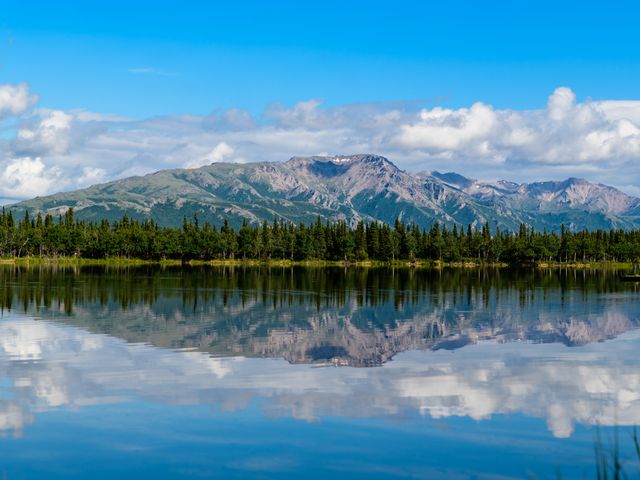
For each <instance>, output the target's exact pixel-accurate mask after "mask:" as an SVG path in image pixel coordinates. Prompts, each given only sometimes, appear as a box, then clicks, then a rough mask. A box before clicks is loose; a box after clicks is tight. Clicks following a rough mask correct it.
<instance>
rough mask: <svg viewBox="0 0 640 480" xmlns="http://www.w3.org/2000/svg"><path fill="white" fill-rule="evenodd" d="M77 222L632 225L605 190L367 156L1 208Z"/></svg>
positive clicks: (213, 172) (630, 203) (205, 172)
mask: <svg viewBox="0 0 640 480" xmlns="http://www.w3.org/2000/svg"><path fill="white" fill-rule="evenodd" d="M71 207H73V208H74V211H75V213H76V216H77V218H80V219H86V220H94V221H97V220H100V219H102V218H106V219H109V220H115V219H119V218H121V217H122V216H123V215H124V214H127V215H128V216H129V217H132V218H139V219H143V218H152V219H154V220H155V221H157V222H158V223H160V224H162V225H165V226H177V225H181V224H182V220H183V218H184V216H185V215H186V216H187V217H192V216H193V215H198V217H199V218H200V219H201V220H202V221H203V222H204V221H208V222H210V223H213V224H221V223H222V222H223V221H224V220H225V219H226V220H228V221H229V222H230V224H231V225H233V226H238V225H240V224H242V222H244V221H248V222H250V223H258V222H261V221H264V220H266V221H272V220H274V219H278V220H281V221H287V222H293V223H300V222H303V223H310V222H313V221H315V219H316V218H317V217H318V216H319V217H321V218H322V219H324V220H329V221H337V220H344V221H347V222H349V223H351V224H353V223H355V222H357V221H360V220H363V221H381V222H386V223H392V222H393V221H394V220H395V219H396V218H399V219H400V220H402V221H404V222H416V223H418V224H420V225H425V226H426V225H431V224H433V223H435V222H438V223H440V224H444V225H448V226H453V225H454V224H458V225H467V224H471V225H480V224H485V223H487V222H488V223H489V224H490V225H492V226H493V227H498V228H501V229H507V230H512V231H514V230H517V228H518V227H519V225H520V224H521V223H525V224H527V225H530V226H533V227H535V228H537V229H540V230H541V229H544V228H546V229H550V230H557V229H559V228H560V225H561V224H566V225H567V227H568V228H570V229H573V230H578V229H582V228H587V229H597V228H604V229H608V228H623V229H632V228H638V227H640V199H638V198H635V197H632V196H630V195H627V194H625V193H623V192H621V191H619V190H617V189H615V188H614V187H610V186H607V185H603V184H597V183H591V182H588V181H586V180H583V179H579V178H575V177H571V178H568V179H566V180H563V181H545V182H534V183H515V182H510V181H506V180H498V181H495V182H480V181H478V180H475V179H471V178H467V177H465V176H463V175H460V174H458V173H455V172H447V173H440V172H438V171H431V172H419V173H410V172H407V171H405V170H402V169H400V168H398V167H397V166H396V165H395V164H394V163H393V162H392V161H390V160H389V159H387V158H385V157H383V156H380V155H374V154H357V155H336V156H311V157H300V156H294V157H291V158H290V159H289V160H288V161H286V162H252V163H244V164H239V163H213V164H210V165H205V166H202V167H199V168H194V169H185V168H182V169H172V170H160V171H158V172H154V173H150V174H147V175H144V176H135V177H128V178H125V179H121V180H115V181H112V182H108V183H104V184H98V185H93V186H90V187H88V188H85V189H81V190H76V191H72V192H61V193H56V194H53V195H48V196H44V197H36V198H34V199H31V200H26V201H23V202H19V203H16V204H13V205H10V206H9V208H11V209H13V210H15V211H16V212H18V213H19V212H24V211H25V210H28V211H30V213H32V214H35V213H37V212H42V213H51V214H54V215H57V214H61V213H64V212H65V211H66V210H68V209H69V208H71Z"/></svg>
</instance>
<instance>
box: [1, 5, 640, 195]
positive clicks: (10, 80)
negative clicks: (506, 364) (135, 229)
mask: <svg viewBox="0 0 640 480" xmlns="http://www.w3.org/2000/svg"><path fill="white" fill-rule="evenodd" d="M3 3H5V5H2V9H1V13H0V174H1V176H0V198H2V199H4V200H3V201H4V202H5V203H6V202H10V201H13V200H16V199H22V198H30V197H33V196H36V195H45V194H49V193H53V192H55V191H59V190H70V189H76V188H80V187H84V186H87V185H90V184H93V183H97V182H104V181H109V180H113V179H117V178H123V177H126V176H130V175H137V174H145V173H149V172H153V171H156V170H159V169H163V168H176V167H187V168H193V167H197V166H200V165H204V164H208V163H211V162H215V161H233V162H248V161H263V160H269V161H283V160H286V159H288V158H290V157H291V156H294V155H310V154H350V153H378V154H382V155H385V156H388V157H389V158H390V159H391V160H392V161H394V162H395V163H396V164H397V165H398V166H399V167H401V168H404V169H407V170H411V171H419V170H440V171H449V170H454V171H457V172H459V173H462V174H464V175H467V176H470V177H474V178H480V179H483V180H491V179H497V178H506V179H508V180H513V181H519V182H520V181H535V180H547V179H563V178H566V177H569V176H577V177H583V178H587V179H589V180H596V181H601V182H604V183H608V184H611V185H614V186H617V187H619V188H621V189H623V190H625V191H627V192H629V193H632V194H640V165H638V161H637V160H638V158H640V102H638V100H640V95H639V93H638V85H640V59H639V58H640V57H639V56H638V54H637V52H638V51H639V48H638V47H640V45H639V44H640V40H639V37H638V35H637V24H638V21H639V20H640V4H637V2H632V1H617V0H612V1H610V2H607V3H606V4H605V3H603V2H588V1H582V2H573V1H564V2H558V1H554V2H551V1H547V0H539V1H524V0H523V1H492V0H485V1H483V2H477V1H474V2H472V1H447V2H428V1H405V0H397V1H394V2H376V1H359V0H355V1H349V2H347V1H344V0H343V1H342V2H338V1H333V0H327V1H323V2H313V3H312V2H284V1H277V0H274V1H271V2H259V1H256V2H248V1H236V2H203V1H200V2H196V1H191V0H183V1H181V2H174V1H165V2H158V1H156V2H146V1H138V2H122V1H118V0H115V1H110V2H71V1H64V0H62V1H58V2H50V1H48V2H41V1H37V0H36V1H29V2H16V1H9V0H6V1H5V2H3Z"/></svg>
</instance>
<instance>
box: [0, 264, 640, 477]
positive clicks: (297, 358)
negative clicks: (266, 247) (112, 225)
mask: <svg viewBox="0 0 640 480" xmlns="http://www.w3.org/2000/svg"><path fill="white" fill-rule="evenodd" d="M0 275H5V277H4V278H3V280H4V283H3V285H4V291H3V292H2V293H3V297H2V298H3V300H2V302H3V308H4V314H3V318H2V320H1V321H0V377H1V379H2V381H1V382H0V412H1V413H0V431H2V432H3V433H4V436H5V439H4V440H2V441H1V442H2V445H3V448H2V452H3V453H0V460H1V462H0V472H2V471H4V472H5V473H8V474H10V476H9V478H29V477H32V478H33V477H34V476H37V475H38V468H41V469H44V470H40V474H42V472H44V471H46V472H48V473H51V471H52V469H57V470H56V472H57V473H52V476H53V477H55V476H56V475H57V476H59V477H61V478H63V477H69V476H74V475H78V476H82V474H85V475H86V474H87V472H88V471H89V470H87V469H91V471H92V475H93V476H99V473H100V472H103V473H104V474H105V478H108V476H107V473H109V474H114V475H115V474H118V475H124V474H125V473H127V474H128V475H130V476H131V477H133V476H135V475H134V474H135V472H138V473H139V474H140V475H142V474H144V475H146V476H149V475H157V476H160V477H167V476H168V477H170V478H180V477H182V476H189V475H195V474H198V473H199V474H202V475H204V476H211V475H214V476H215V475H219V476H221V477H223V478H230V477H233V476H240V477H241V476H242V472H245V474H246V473H247V472H253V473H254V474H255V475H258V476H259V475H262V476H264V477H265V478H270V477H275V476H278V477H281V476H287V474H289V475H291V476H292V477H296V476H303V475H305V476H313V475H312V474H314V475H317V477H318V478H321V477H322V476H323V475H322V474H323V473H324V474H329V473H331V474H332V475H334V476H335V475H338V476H349V475H354V474H355V472H359V473H360V474H363V473H364V472H368V475H369V476H373V477H375V476H376V475H378V476H379V477H380V478H389V477H393V476H398V477H406V476H418V477H433V476H451V475H452V474H453V473H457V474H460V475H461V476H462V477H465V476H466V474H468V473H470V472H477V473H479V474H485V475H486V476H492V475H498V474H499V475H506V476H515V477H522V476H524V475H526V472H527V471H529V470H530V471H532V472H534V473H535V472H537V474H539V475H542V476H545V475H548V474H550V473H552V472H554V471H555V469H556V468H561V470H562V471H563V474H564V476H565V477H570V476H582V474H583V473H584V472H585V471H586V472H587V473H588V474H591V472H592V470H591V468H592V467H591V462H592V459H591V452H592V445H591V443H592V441H593V431H592V430H589V427H591V426H594V425H601V426H610V425H614V424H615V423H618V424H619V425H623V426H632V425H637V424H640V359H639V358H638V354H637V352H638V351H640V348H639V347H640V331H638V330H636V329H635V326H636V321H637V315H636V314H635V312H638V311H640V310H638V300H637V299H636V293H635V292H634V287H633V286H625V285H621V284H619V283H618V282H616V280H615V278H608V277H606V276H605V277H603V274H589V275H588V276H587V277H584V278H583V279H582V280H578V279H574V280H571V279H567V278H563V277H562V275H560V274H553V275H555V277H552V278H551V279H549V278H546V277H535V278H527V277H525V278H521V277H520V276H521V275H525V274H515V275H517V276H516V277H510V276H509V275H507V276H506V278H504V277H505V274H502V277H503V279H502V280H500V279H496V278H495V276H492V277H491V278H490V280H488V281H487V282H482V281H477V280H476V279H475V277H474V276H473V275H471V274H464V275H462V276H460V274H456V273H451V274H449V273H447V274H445V275H454V278H445V279H442V278H441V277H440V278H439V279H438V278H435V277H433V276H431V274H424V275H425V276H423V277H421V276H420V275H417V277H416V274H406V275H414V276H413V277H407V278H404V279H397V278H396V280H392V281H391V284H383V285H379V282H382V281H383V279H388V277H389V276H390V275H389V274H388V272H379V273H377V274H372V273H367V278H366V279H365V280H364V283H363V284H359V283H358V281H357V280H358V279H357V278H355V277H352V278H343V277H344V276H345V275H347V274H345V273H340V272H332V273H330V275H334V276H337V278H338V279H340V278H341V279H342V280H341V281H336V277H333V278H320V277H318V275H321V276H322V275H328V274H326V273H324V274H319V273H318V272H315V273H311V274H310V275H312V276H313V275H315V277H314V278H312V279H308V278H307V279H306V281H307V282H308V283H307V285H316V286H317V285H319V284H320V285H321V287H322V291H321V292H320V293H321V296H320V298H321V301H320V302H317V301H314V300H315V298H316V294H317V293H318V292H317V291H315V292H314V290H313V289H311V288H309V287H305V288H306V289H305V288H303V289H300V288H297V289H296V288H291V287H294V286H295V285H293V283H295V284H297V285H299V284H300V283H301V282H302V284H303V285H305V283H304V282H305V280H304V279H301V277H300V275H303V276H304V275H306V274H305V273H304V272H296V273H295V274H294V276H293V277H287V275H289V273H286V272H285V274H283V275H284V277H285V278H284V279H283V278H279V279H278V275H279V274H278V275H275V277H274V276H273V275H272V276H271V278H270V280H269V281H271V282H272V284H271V286H270V287H269V286H265V283H264V282H265V281H266V280H265V273H264V272H262V273H259V274H258V275H257V276H256V272H255V271H251V272H244V273H242V272H235V273H233V275H232V277H233V280H229V279H227V280H226V282H227V283H225V284H220V283H216V282H219V281H220V278H218V277H220V276H221V275H222V274H221V273H220V272H218V273H216V274H214V275H213V276H207V275H208V274H205V275H203V274H202V272H199V271H196V272H189V273H184V272H180V271H169V272H167V271H164V272H161V271H133V272H128V273H126V274H125V276H124V277H122V276H119V275H122V273H119V274H118V275H116V276H113V275H111V274H109V273H106V272H95V271H86V272H64V271H63V272H58V273H56V274H51V273H50V272H47V271H39V272H25V271H12V272H9V273H7V272H6V271H5V272H0ZM225 275H228V272H227V273H225ZM378 275H379V277H378ZM402 275H405V274H402ZM491 275H494V274H491ZM536 275H537V274H536ZM109 277H111V280H110V281H109V282H107V283H106V284H104V285H102V288H95V289H94V287H95V286H96V284H95V282H97V281H102V280H99V279H100V278H102V279H104V278H107V279H108V278H109ZM374 277H375V278H374ZM123 278H126V279H127V281H128V282H129V285H130V286H131V285H137V286H138V287H137V290H136V288H130V289H129V290H127V291H128V292H129V293H128V294H127V295H129V298H128V299H126V301H125V299H124V298H123V295H121V294H119V293H118V292H119V291H120V290H119V288H121V287H122V284H123ZM287 278H289V280H287ZM149 279H152V280H153V281H152V284H153V285H155V286H154V287H150V284H149V281H150V280H149ZM360 280H362V279H360ZM176 281H177V282H178V284H180V285H182V286H181V288H176V283H175V282H176ZM257 281H259V282H260V283H256V282H257ZM275 281H280V282H281V283H277V282H276V283H277V285H279V286H278V287H277V289H276V291H277V292H279V293H278V295H276V297H278V302H280V304H279V305H276V306H274V300H273V299H274V296H273V295H272V294H273V293H274V288H275V286H274V284H273V282H275ZM374 281H375V282H378V285H379V286H378V290H379V291H378V292H371V289H372V286H371V284H372V282H374ZM384 281H388V280H384ZM212 282H213V283H212ZM229 282H230V283H229ZM341 282H342V283H341ZM398 282H401V283H402V284H400V283H398ZM336 283H337V285H336V287H335V288H334V289H333V290H332V289H331V288H326V285H332V284H336ZM362 285H364V287H362ZM487 285H488V286H487ZM400 287H402V288H400ZM338 289H341V290H338ZM105 291H106V297H103V298H101V299H100V298H96V297H95V296H94V294H93V293H92V292H102V293H104V292H105ZM123 291H124V290H123ZM339 291H340V292H343V296H342V297H340V298H337V297H336V296H335V294H336V293H337V292H339ZM145 292H146V294H147V295H146V296H145V295H144V293H145ZM398 292H404V293H403V300H402V301H401V302H398V294H397V293H398ZM374 294H375V295H376V296H378V297H379V299H378V300H376V301H371V300H370V299H369V300H366V298H367V295H369V298H372V295H374ZM194 298H197V299H198V300H197V301H196V302H195V303H194ZM523 298H524V300H523ZM65 302H66V304H65ZM71 302H72V305H71V307H72V308H69V307H70V305H69V303H71ZM278 302H276V304H277V303H278ZM463 345H464V346H463ZM160 347H165V348H160ZM167 347H169V348H167ZM185 347H188V348H185ZM458 347H460V348H458ZM234 352H235V353H234ZM211 353H214V354H216V356H212V355H211ZM335 365H355V366H356V367H360V368H356V367H353V366H341V367H334V366H335ZM367 365H377V366H375V367H372V368H362V367H364V366H367ZM625 435H626V433H625ZM625 438H626V437H625ZM74 451H82V452H83V455H82V456H83V458H77V457H74V456H73V452H74ZM213 451H215V452H216V453H215V454H214V453H212V452H213ZM92 456H93V460H91V465H89V464H88V463H87V461H86V460H87V459H90V458H91V457H92ZM505 456H506V457H508V460H504V461H503V462H496V461H495V459H496V458H498V457H499V458H505ZM84 457H87V458H84ZM492 459H493V460H492ZM34 462H35V463H34ZM118 462H120V466H119V467H118V466H117V465H118ZM36 465H40V467H37V466H36ZM3 468H4V470H3ZM118 468H120V469H121V471H116V470H118ZM251 476H254V475H251ZM480 476H482V475H480Z"/></svg>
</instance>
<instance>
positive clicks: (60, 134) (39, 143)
mask: <svg viewBox="0 0 640 480" xmlns="http://www.w3.org/2000/svg"><path fill="white" fill-rule="evenodd" d="M72 120H73V116H72V115H70V114H68V113H66V112H63V111H62V110H49V111H43V112H41V114H40V117H39V118H38V120H37V122H36V123H35V124H33V125H25V126H23V127H22V128H20V129H19V130H18V133H17V136H16V147H17V149H18V150H24V151H26V152H27V153H36V154H43V155H44V154H61V153H66V152H67V149H68V148H69V140H70V139H69V135H70V133H71V122H72Z"/></svg>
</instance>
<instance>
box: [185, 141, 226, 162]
mask: <svg viewBox="0 0 640 480" xmlns="http://www.w3.org/2000/svg"><path fill="white" fill-rule="evenodd" d="M233 152H234V150H233V147H231V146H230V145H229V144H228V143H227V142H220V143H218V144H217V145H216V146H215V147H214V149H213V150H211V151H210V152H209V153H208V154H207V155H206V156H205V157H204V158H203V159H202V160H201V161H199V160H189V161H188V162H187V163H186V164H185V168H198V167H201V166H203V165H209V164H210V163H217V162H223V161H225V159H227V157H229V155H233Z"/></svg>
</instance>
